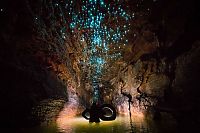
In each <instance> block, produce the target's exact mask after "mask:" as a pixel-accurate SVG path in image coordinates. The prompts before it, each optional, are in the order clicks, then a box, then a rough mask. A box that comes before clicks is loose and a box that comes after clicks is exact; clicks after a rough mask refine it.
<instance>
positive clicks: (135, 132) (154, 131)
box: [19, 116, 177, 133]
mask: <svg viewBox="0 0 200 133" xmlns="http://www.w3.org/2000/svg"><path fill="white" fill-rule="evenodd" d="M131 120H132V123H131V122H130V121H131ZM131 120H130V118H129V117H125V116H119V117H117V118H116V120H114V121H101V122H100V123H99V124H96V123H92V124H90V123H89V122H88V121H87V120H85V119H84V118H81V117H74V118H69V117H62V118H61V117H59V118H58V119H57V122H56V123H55V122H54V123H51V124H48V125H43V126H40V127H35V128H32V129H24V130H20V132H19V133H177V131H176V130H175V129H176V128H175V125H174V121H173V120H166V119H163V120H162V121H158V122H155V121H153V120H152V119H146V118H145V117H132V119H131Z"/></svg>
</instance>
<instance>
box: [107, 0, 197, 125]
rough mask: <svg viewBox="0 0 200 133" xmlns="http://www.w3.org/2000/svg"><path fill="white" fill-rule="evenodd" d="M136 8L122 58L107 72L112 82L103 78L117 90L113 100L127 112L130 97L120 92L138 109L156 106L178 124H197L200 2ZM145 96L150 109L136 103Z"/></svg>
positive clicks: (166, 3)
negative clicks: (128, 39)
mask: <svg viewBox="0 0 200 133" xmlns="http://www.w3.org/2000/svg"><path fill="white" fill-rule="evenodd" d="M144 3H145V2H144ZM141 7H142V8H143V10H140V9H139V8H141ZM138 9H139V10H138V12H136V13H135V20H133V22H132V30H133V32H132V33H130V35H129V36H130V40H131V41H130V43H129V44H128V46H126V48H125V49H124V54H123V56H124V58H123V59H122V60H118V62H115V63H113V64H112V65H111V70H107V71H106V72H107V73H108V74H107V75H110V77H106V78H105V79H107V80H109V81H110V83H111V84H112V85H113V86H114V90H113V93H114V94H115V95H111V96H110V99H112V102H113V103H114V104H115V105H118V106H123V107H124V108H126V109H125V110H126V111H127V105H128V98H125V97H124V96H123V95H122V94H121V92H120V89H121V88H122V89H123V90H124V92H126V93H127V94H131V95H132V96H133V102H134V104H135V106H136V107H138V108H140V110H141V109H142V110H146V111H147V110H148V107H149V108H150V107H153V108H154V109H156V110H158V111H160V112H165V113H169V114H170V115H172V116H173V117H174V118H175V119H176V120H177V121H179V122H180V123H185V124H186V123H187V121H192V124H194V123H195V124H196V125H198V123H199V119H200V118H199V114H198V113H197V112H198V111H199V105H200V104H199V85H198V79H199V78H198V75H199V58H200V57H199V47H200V45H199V35H200V34H199V31H200V28H199V17H200V14H199V12H198V9H199V2H198V1H195V0H193V1H186V0H184V1H180V0H178V1H172V0H170V1H164V0H163V1H162V0H160V1H159V0H158V1H154V2H153V4H148V2H146V5H145V4H143V6H139V7H138ZM147 9H148V10H147ZM140 11H141V12H140ZM114 71H118V74H116V73H114ZM121 83H122V84H123V85H122V86H123V87H121ZM137 89H139V91H140V92H138V90H137ZM141 93H143V94H145V95H146V98H147V99H149V100H148V101H149V102H147V101H145V100H144V104H146V105H147V108H146V109H145V108H144V107H142V105H139V104H138V102H139V100H138V99H137V96H138V95H140V94H141ZM133 107H134V106H133ZM120 108H122V107H120ZM118 111H119V112H120V109H118ZM121 112H122V113H123V112H124V111H121ZM192 124H191V125H192Z"/></svg>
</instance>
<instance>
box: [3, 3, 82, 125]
mask: <svg viewBox="0 0 200 133" xmlns="http://www.w3.org/2000/svg"><path fill="white" fill-rule="evenodd" d="M1 9H2V10H1V13H0V15H1V22H0V24H1V26H2V27H1V29H0V40H1V46H0V64H1V65H0V73H1V76H0V83H1V84H0V86H1V88H0V92H1V101H0V103H1V122H2V123H3V124H5V125H16V124H17V125H18V124H20V125H21V123H23V124H25V125H26V124H30V123H31V122H29V123H27V121H28V120H30V112H31V110H32V108H33V107H37V106H39V105H40V104H41V105H43V103H47V104H46V105H48V99H51V100H49V102H50V103H51V102H52V103H53V101H52V100H53V99H55V100H57V99H63V100H64V101H68V99H69V98H71V97H73V96H71V95H72V94H73V95H76V93H74V89H75V90H76V89H77V88H78V87H80V77H81V70H80V66H79V65H78V63H79V61H80V60H81V59H84V57H83V56H82V49H83V46H82V45H80V42H79V41H77V40H80V39H78V37H79V35H78V33H76V35H74V34H72V33H71V32H70V31H66V32H67V35H65V37H64V36H63V35H62V34H61V32H60V30H61V29H60V28H61V25H64V22H63V21H60V19H61V17H60V16H59V10H58V8H57V7H55V5H52V1H45V0H36V1H32V0H20V1H12V0H3V1H1ZM65 25H67V24H65ZM66 30H68V27H67V26H66ZM70 88H72V89H70ZM72 92H73V93H72ZM69 94H71V95H70V96H69ZM61 105H62V104H61ZM54 106H55V108H59V109H60V108H62V106H60V105H59V106H58V107H56V105H54ZM43 113H47V112H45V111H44V112H43ZM56 113H58V112H56ZM38 117H39V116H38ZM52 117H55V116H52Z"/></svg>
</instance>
